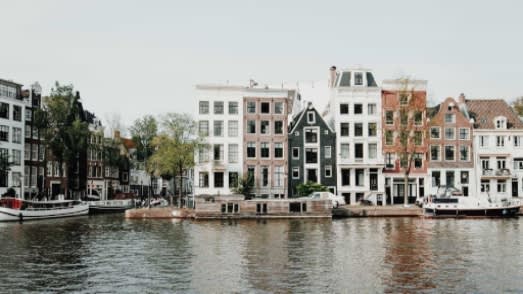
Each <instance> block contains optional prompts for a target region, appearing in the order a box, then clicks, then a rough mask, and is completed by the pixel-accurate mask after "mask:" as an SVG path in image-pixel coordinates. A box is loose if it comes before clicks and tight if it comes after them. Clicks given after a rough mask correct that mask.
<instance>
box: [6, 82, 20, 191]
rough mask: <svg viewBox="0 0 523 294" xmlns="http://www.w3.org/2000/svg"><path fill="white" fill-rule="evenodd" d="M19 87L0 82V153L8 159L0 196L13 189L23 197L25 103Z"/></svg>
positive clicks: (10, 83)
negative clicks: (8, 167)
mask: <svg viewBox="0 0 523 294" xmlns="http://www.w3.org/2000/svg"><path fill="white" fill-rule="evenodd" d="M20 90H21V85H18V84H15V83H12V82H9V81H4V80H0V152H1V153H2V154H3V156H6V157H7V158H8V162H9V163H10V170H9V171H8V172H7V177H4V178H3V179H1V180H0V195H1V194H4V193H5V192H6V191H7V189H8V188H14V189H15V191H16V195H18V196H19V197H23V195H24V193H23V176H24V175H23V172H24V151H25V150H24V146H25V144H24V138H25V136H24V129H25V128H24V127H25V103H24V101H23V100H22V98H21V96H20Z"/></svg>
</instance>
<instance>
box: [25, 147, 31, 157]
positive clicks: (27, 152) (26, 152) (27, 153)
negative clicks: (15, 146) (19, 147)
mask: <svg viewBox="0 0 523 294" xmlns="http://www.w3.org/2000/svg"><path fill="white" fill-rule="evenodd" d="M24 159H25V160H30V159H31V144H25V145H24Z"/></svg>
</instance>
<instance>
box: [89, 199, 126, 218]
mask: <svg viewBox="0 0 523 294" xmlns="http://www.w3.org/2000/svg"><path fill="white" fill-rule="evenodd" d="M84 203H85V204H87V205H89V213H90V214H97V213H109V212H125V211H126V210H127V209H130V208H134V200H133V199H118V200H97V201H86V202H84Z"/></svg>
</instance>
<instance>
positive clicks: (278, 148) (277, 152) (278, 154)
mask: <svg viewBox="0 0 523 294" xmlns="http://www.w3.org/2000/svg"><path fill="white" fill-rule="evenodd" d="M274 157H275V158H283V143H274Z"/></svg>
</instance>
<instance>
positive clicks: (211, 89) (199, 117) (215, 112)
mask: <svg viewBox="0 0 523 294" xmlns="http://www.w3.org/2000/svg"><path fill="white" fill-rule="evenodd" d="M248 90H249V88H246V87H238V86H224V85H197V86H196V101H195V102H196V103H195V104H196V105H195V107H196V112H195V113H196V122H197V123H198V131H199V133H200V134H201V135H202V136H203V137H204V138H205V143H206V145H207V147H206V148H202V149H201V150H198V151H196V152H195V159H194V160H195V166H194V187H193V188H194V195H207V194H208V195H218V194H221V195H227V194H232V193H233V191H231V189H230V188H229V173H236V174H237V175H238V177H241V176H242V175H243V168H242V164H243V162H242V158H243V97H244V96H246V95H247V92H248ZM216 171H220V172H223V179H222V181H221V182H217V181H216V182H215V178H214V172H216ZM231 184H232V183H231Z"/></svg>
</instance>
